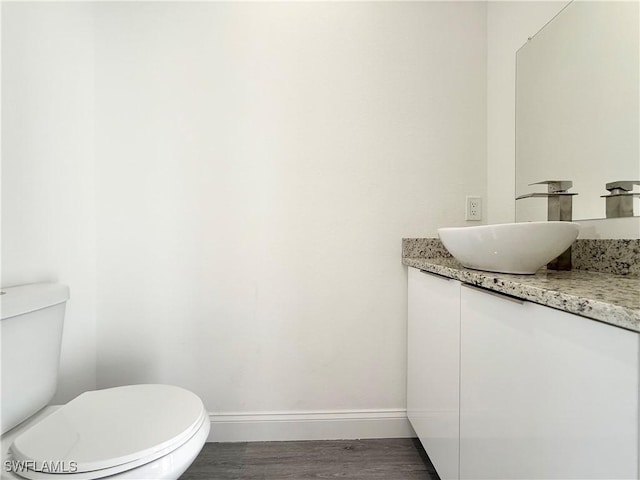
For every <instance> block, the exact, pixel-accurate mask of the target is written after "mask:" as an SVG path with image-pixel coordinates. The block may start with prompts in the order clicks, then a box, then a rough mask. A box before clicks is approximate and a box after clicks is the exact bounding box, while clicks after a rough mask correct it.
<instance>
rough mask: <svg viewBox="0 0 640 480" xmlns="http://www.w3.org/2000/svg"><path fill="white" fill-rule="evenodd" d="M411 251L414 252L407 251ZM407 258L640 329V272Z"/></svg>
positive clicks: (488, 285) (489, 287) (428, 268)
mask: <svg viewBox="0 0 640 480" xmlns="http://www.w3.org/2000/svg"><path fill="white" fill-rule="evenodd" d="M407 253H409V252H407ZM402 263H403V264H404V265H407V266H409V267H415V268H419V269H420V270H424V271H427V272H431V273H436V274H438V275H443V276H445V277H448V278H453V279H455V280H459V281H461V282H463V283H467V284H470V285H475V286H478V287H481V288H486V289H487V290H492V291H494V292H499V293H504V294H506V295H511V296H513V297H516V298H521V299H523V300H528V301H530V302H533V303H538V304H541V305H546V306H548V307H552V308H557V309H558V310H563V311H565V312H570V313H575V314H577V315H581V316H583V317H587V318H590V319H593V320H598V321H601V322H604V323H608V324H610V325H615V326H617V327H622V328H626V329H628V330H633V331H635V332H640V277H639V276H635V275H615V274H611V273H601V272H590V271H585V270H572V271H568V272H556V271H551V270H546V269H545V268H543V269H541V270H539V271H538V273H536V274H535V275H512V274H506V273H492V272H484V271H480V270H472V269H469V268H465V267H463V266H462V265H460V264H459V263H458V262H457V261H456V260H455V259H453V258H452V257H451V256H449V257H436V258H420V257H409V256H406V257H404V258H403V259H402Z"/></svg>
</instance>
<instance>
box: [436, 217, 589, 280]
mask: <svg viewBox="0 0 640 480" xmlns="http://www.w3.org/2000/svg"><path fill="white" fill-rule="evenodd" d="M579 230H580V226H579V225H578V224H577V223H573V222H525V223H502V224H497V225H481V226H477V227H458V228H439V229H438V234H439V235H440V240H442V243H443V244H444V246H445V247H446V249H447V250H449V252H450V253H451V255H453V256H454V258H455V259H456V260H458V261H459V262H460V263H461V264H462V265H463V266H465V267H468V268H473V269H476V270H486V271H489V272H500V273H522V274H533V273H536V271H537V270H538V269H539V268H540V267H542V266H544V265H546V264H547V263H548V262H549V261H551V260H553V259H554V258H556V257H557V256H558V255H560V254H561V253H562V252H564V251H565V250H566V249H567V248H569V246H571V244H572V243H573V242H574V240H575V239H576V238H578V232H579Z"/></svg>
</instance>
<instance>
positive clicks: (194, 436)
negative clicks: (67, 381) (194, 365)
mask: <svg viewBox="0 0 640 480" xmlns="http://www.w3.org/2000/svg"><path fill="white" fill-rule="evenodd" d="M68 299H69V289H68V287H66V286H64V285H60V284H55V283H39V284H32V285H23V286H17V287H10V288H5V289H3V293H2V295H0V301H1V302H2V303H1V314H2V315H1V317H2V320H1V322H0V334H1V335H0V338H1V341H2V350H1V354H2V362H1V364H2V376H1V381H2V390H1V391H0V393H1V395H2V397H1V399H0V401H1V407H2V415H1V417H0V422H1V431H2V437H1V442H2V468H1V470H0V478H2V479H12V480H18V479H38V480H42V479H55V480H72V479H73V480H92V479H98V478H105V477H108V478H109V479H138V480H160V479H172V480H176V479H178V478H179V477H180V475H182V474H183V473H184V472H185V470H186V469H187V468H188V467H189V466H190V465H191V463H192V462H193V460H194V459H195V458H196V456H197V455H198V453H199V452H200V450H201V449H202V446H203V445H204V443H205V441H206V440H207V437H208V435H209V428H210V426H209V425H210V422H209V417H208V414H207V411H206V410H205V408H204V405H203V404H202V401H201V400H200V398H198V396H197V395H195V394H194V393H192V392H190V391H188V390H185V389H183V388H180V387H177V386H173V385H156V384H144V385H126V386H122V387H114V388H106V389H103V390H96V391H90V392H85V393H83V394H81V395H79V396H78V397H76V398H74V399H73V400H71V401H70V402H69V403H67V404H66V405H62V406H47V405H48V403H49V401H50V400H51V398H52V397H53V395H54V393H55V390H56V384H57V375H58V363H59V360H60V347H61V342H62V325H63V322H64V311H65V304H66V301H67V300H68Z"/></svg>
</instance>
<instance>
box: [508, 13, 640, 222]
mask: <svg viewBox="0 0 640 480" xmlns="http://www.w3.org/2000/svg"><path fill="white" fill-rule="evenodd" d="M639 23H640V11H639V2H637V1H588V0H574V1H573V2H572V3H570V4H568V5H567V6H566V7H565V8H564V9H563V10H562V11H561V12H560V13H559V14H558V15H557V16H556V17H554V18H553V19H552V20H551V21H550V22H549V23H547V25H546V26H545V27H544V28H542V30H540V31H539V32H538V33H537V34H536V35H535V36H534V37H532V38H530V39H529V41H528V42H527V43H526V44H525V45H524V46H523V47H522V48H520V50H518V52H517V55H516V69H517V74H516V196H521V195H524V194H527V193H531V192H545V191H546V188H544V187H545V186H544V185H534V186H530V184H532V183H535V182H540V181H543V180H571V181H573V187H572V189H571V190H570V191H571V192H577V193H578V194H579V195H577V196H574V197H573V219H574V220H583V219H595V218H604V217H605V216H606V215H605V212H606V210H605V199H604V198H601V195H606V194H608V192H607V190H606V189H605V185H606V184H607V183H610V182H614V181H619V180H631V181H637V180H640V122H639V118H640V108H639V106H640V102H639V97H640V95H639V93H640V74H639V72H640V68H639V66H640V37H639V30H640V29H639ZM635 191H636V192H638V191H640V190H639V189H638V187H637V186H636V187H635ZM633 203H634V205H633V206H634V212H635V215H638V214H639V212H640V199H638V197H635V200H633ZM546 219H547V201H546V199H545V198H526V199H521V200H518V201H516V221H518V222H523V221H539V220H546Z"/></svg>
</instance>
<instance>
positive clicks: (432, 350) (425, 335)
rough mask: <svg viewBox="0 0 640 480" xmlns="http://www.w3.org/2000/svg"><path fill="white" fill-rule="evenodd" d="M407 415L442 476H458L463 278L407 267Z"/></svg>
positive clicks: (444, 477)
mask: <svg viewBox="0 0 640 480" xmlns="http://www.w3.org/2000/svg"><path fill="white" fill-rule="evenodd" d="M408 292H409V296H408V299H409V309H408V310H409V322H408V338H407V339H408V343H407V354H408V363H407V416H408V417H409V420H410V421H411V425H412V426H413V429H414V430H415V431H416V434H417V435H418V437H419V438H420V441H421V442H422V444H423V446H424V448H425V450H426V451H427V452H429V458H430V459H431V462H432V463H433V465H434V466H435V467H436V470H437V471H438V474H439V475H440V478H441V479H442V480H449V479H457V478H458V448H459V414H460V408H459V395H460V391H459V372H460V282H458V281H456V280H451V279H448V278H444V277H439V276H436V275H433V274H430V273H425V272H422V271H420V270H418V269H415V268H409V285H408Z"/></svg>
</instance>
